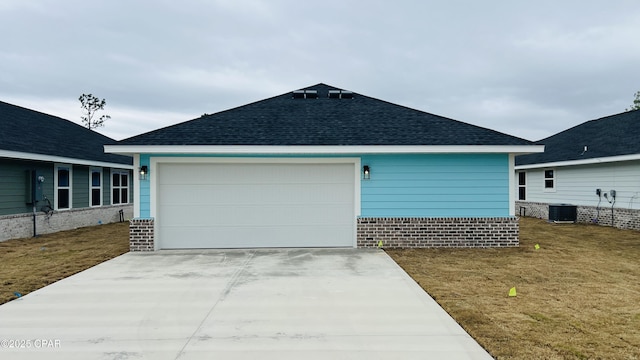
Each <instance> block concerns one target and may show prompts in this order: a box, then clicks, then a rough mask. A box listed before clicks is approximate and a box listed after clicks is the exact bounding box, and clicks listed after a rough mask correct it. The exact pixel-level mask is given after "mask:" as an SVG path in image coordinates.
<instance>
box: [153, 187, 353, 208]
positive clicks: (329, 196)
mask: <svg viewBox="0 0 640 360" xmlns="http://www.w3.org/2000/svg"><path fill="white" fill-rule="evenodd" d="M352 186H353V184H344V186H335V184H311V185H301V184H294V185H287V187H286V188H283V185H282V184H280V185H275V184H271V185H265V184H259V185H253V186H248V185H239V184H233V185H232V184H229V185H226V184H225V185H175V184H172V185H163V186H162V194H161V196H162V201H163V205H194V204H207V205H212V206H227V205H230V204H246V205H254V204H262V203H265V202H268V203H275V202H278V203H283V202H286V203H291V204H308V203H309V202H313V203H335V202H340V201H342V202H351V197H353V190H352V189H351V187H352Z"/></svg>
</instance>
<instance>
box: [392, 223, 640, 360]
mask: <svg viewBox="0 0 640 360" xmlns="http://www.w3.org/2000/svg"><path fill="white" fill-rule="evenodd" d="M520 225H521V228H520V233H521V234H520V236H521V238H520V247H519V248H511V249H416V250H388V251H387V253H388V254H389V255H390V256H391V257H392V258H393V259H394V260H395V261H396V262H397V263H398V264H400V266H402V267H403V268H404V269H405V271H407V273H409V274H410V275H411V276H412V277H413V279H414V280H416V282H418V284H420V286H422V287H423V288H424V289H425V290H426V291H427V292H428V293H429V294H430V295H431V296H432V297H433V298H434V299H435V300H436V301H437V302H438V303H439V304H440V305H441V306H442V307H443V308H444V309H445V310H446V311H447V312H448V313H449V314H451V315H452V316H453V317H454V318H455V319H456V320H457V321H458V323H460V324H461V325H462V327H463V328H464V329H465V330H467V332H469V333H470V334H471V336H473V337H474V338H475V339H476V340H477V341H478V342H479V343H480V345H482V346H483V347H484V348H485V349H487V350H488V351H489V352H490V353H491V355H493V356H494V357H495V358H498V359H640V232H638V231H631V230H617V229H613V228H609V227H601V226H595V225H581V224H576V225H574V224H568V225H567V224H562V225H556V224H550V223H547V222H546V221H544V220H538V219H532V218H523V219H521V222H520ZM535 244H539V245H540V249H539V250H536V249H535ZM511 287H516V291H517V296H516V297H509V296H508V293H509V289H510V288H511Z"/></svg>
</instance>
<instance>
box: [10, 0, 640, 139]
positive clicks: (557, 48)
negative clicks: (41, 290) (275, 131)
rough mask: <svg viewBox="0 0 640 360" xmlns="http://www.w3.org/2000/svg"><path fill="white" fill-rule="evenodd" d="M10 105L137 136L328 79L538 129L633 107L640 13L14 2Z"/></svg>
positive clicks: (433, 5) (441, 4)
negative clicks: (86, 116) (86, 119)
mask: <svg viewBox="0 0 640 360" xmlns="http://www.w3.org/2000/svg"><path fill="white" fill-rule="evenodd" d="M0 33H1V34H2V42H1V45H0V100H1V101H5V102H9V103H12V104H16V105H20V106H24V107H28V108H31V109H34V110H38V111H42V112H45V113H49V114H52V115H56V116H60V117H63V118H65V119H68V120H72V121H75V122H78V123H79V122H80V114H81V113H80V103H79V101H78V97H79V96H80V95H81V94H82V93H93V94H94V95H96V96H98V97H100V98H104V99H106V101H107V106H106V108H105V111H104V112H103V113H104V114H109V115H111V120H109V121H108V122H107V123H106V126H105V127H104V128H100V129H99V130H98V131H99V132H101V133H103V134H105V135H107V136H110V137H113V138H115V139H118V140H120V139H124V138H127V137H130V136H134V135H138V134H141V133H144V132H147V131H151V130H154V129H157V128H160V127H164V126H167V125H171V124H175V123H179V122H183V121H187V120H190V119H193V118H196V117H198V116H200V115H201V114H203V113H215V112H219V111H222V110H226V109H230V108H233V107H236V106H241V105H244V104H247V103H250V102H253V101H257V100H262V99H265V98H268V97H272V96H275V95H280V94H283V93H286V92H289V91H291V90H295V89H298V88H302V87H306V86H309V85H313V84H316V83H320V82H324V83H327V84H329V85H333V86H336V87H339V88H343V89H347V90H352V91H355V92H358V93H361V94H364V95H368V96H372V97H375V98H378V99H382V100H386V101H389V102H393V103H396V104H401V105H405V106H409V107H412V108H415V109H419V110H423V111H426V112H430V113H434V114H437V115H441V116H445V117H449V118H453V119H456V120H460V121H464V122H467V123H471V124H475V125H479V126H483V127H487V128H490V129H494V130H498V131H501V132H505V133H507V134H511V135H515V136H518V137H522V138H525V139H529V140H539V139H542V138H544V137H547V136H550V135H552V134H554V133H557V132H559V131H562V130H565V129H567V128H570V127H572V126H575V125H577V124H580V123H582V122H585V121H587V120H591V119H596V118H599V117H602V116H607V115H612V114H617V113H620V112H623V111H624V110H625V108H628V107H629V106H630V105H631V103H632V101H633V95H634V93H635V92H636V91H638V90H640V81H639V80H640V79H639V78H640V66H639V65H640V46H639V45H638V37H639V36H640V8H639V7H638V2H637V0H629V1H622V0H608V1H604V0H602V1H584V0H583V1H577V0H576V1H570V0H562V1H558V0H554V1H541V0H537V1H513V0H508V1H507V0H505V1H475V0H467V1H452V0H447V1H427V0H422V1H419V0H416V1H403V0H396V1H389V0H384V1H375V0H361V1H359V0H352V1H345V0H339V1H335V0H319V1H299V0H297V1H294V0H268V1H267V0H265V1H240V0H229V1H213V0H201V1H160V0H153V1H135V0H131V1H116V0H109V1H106V0H105V1H103V0H94V1H79V0H78V1H76V0H48V1H47V0H28V1H27V0H0Z"/></svg>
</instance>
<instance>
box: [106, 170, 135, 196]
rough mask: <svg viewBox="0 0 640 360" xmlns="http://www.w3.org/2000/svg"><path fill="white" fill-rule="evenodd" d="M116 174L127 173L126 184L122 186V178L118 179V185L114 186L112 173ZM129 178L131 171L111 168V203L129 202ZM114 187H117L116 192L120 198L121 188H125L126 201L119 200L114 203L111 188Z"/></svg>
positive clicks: (113, 188)
mask: <svg viewBox="0 0 640 360" xmlns="http://www.w3.org/2000/svg"><path fill="white" fill-rule="evenodd" d="M115 174H118V176H121V175H127V184H126V186H122V179H120V185H118V186H114V185H113V175H115ZM130 178H131V172H130V171H129V170H122V169H111V178H110V180H111V205H126V204H129V196H130V194H131V187H130V186H129V183H130ZM115 189H119V190H120V191H119V192H118V194H119V195H120V198H121V197H122V189H127V198H126V202H119V203H117V204H116V203H114V202H113V190H115Z"/></svg>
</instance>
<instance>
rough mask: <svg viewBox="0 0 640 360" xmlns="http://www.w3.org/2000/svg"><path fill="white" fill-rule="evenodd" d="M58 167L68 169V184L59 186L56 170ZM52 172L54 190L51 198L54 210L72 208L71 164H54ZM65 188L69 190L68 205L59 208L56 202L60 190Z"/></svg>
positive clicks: (57, 170) (58, 198)
mask: <svg viewBox="0 0 640 360" xmlns="http://www.w3.org/2000/svg"><path fill="white" fill-rule="evenodd" d="M60 169H68V171H69V186H60V184H59V181H58V172H59V171H60ZM53 171H54V174H53V189H54V190H53V191H54V192H55V195H54V199H53V209H54V210H56V211H64V210H70V209H72V208H73V165H71V164H55V166H54V170H53ZM63 189H67V190H69V207H66V208H60V207H58V202H59V201H60V196H59V194H60V191H59V190H63Z"/></svg>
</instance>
